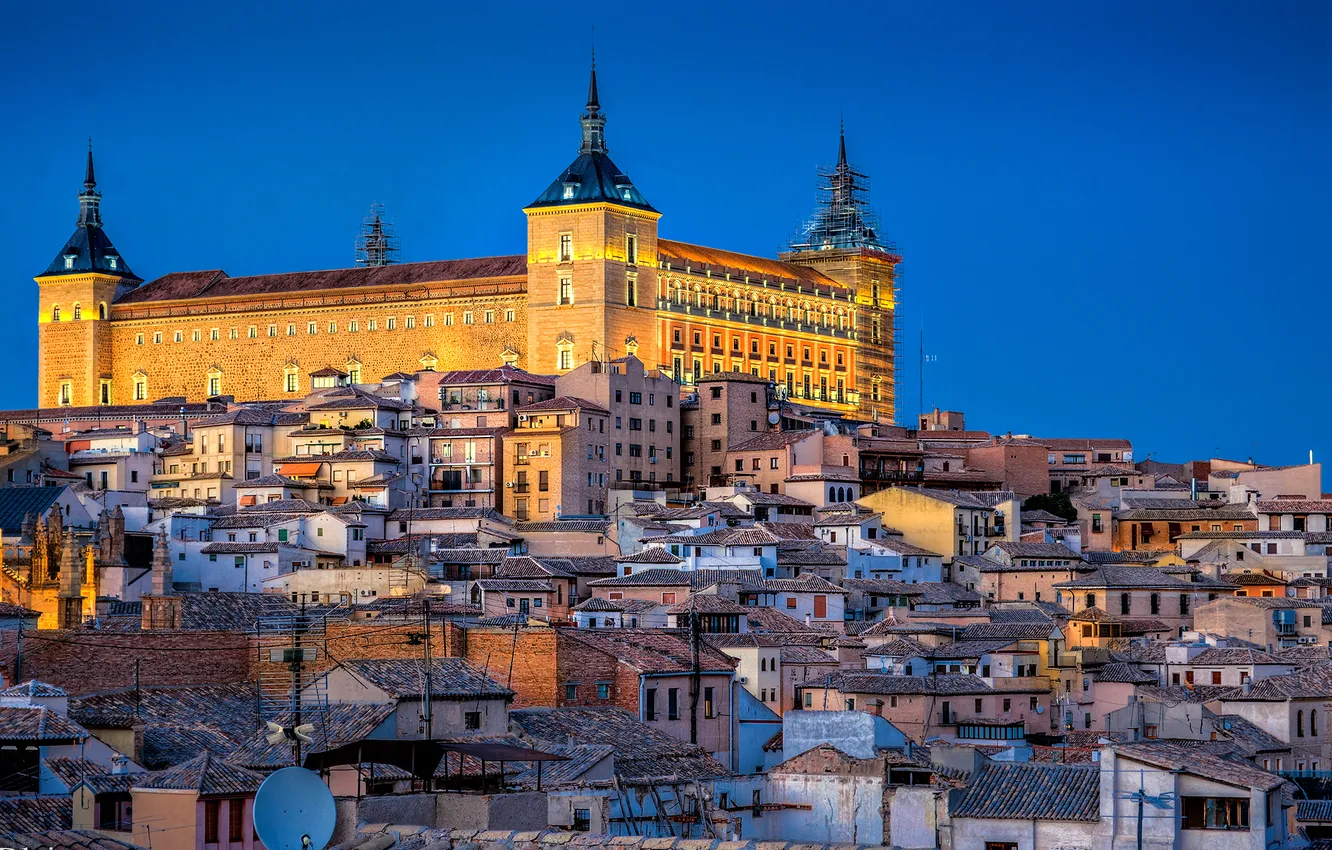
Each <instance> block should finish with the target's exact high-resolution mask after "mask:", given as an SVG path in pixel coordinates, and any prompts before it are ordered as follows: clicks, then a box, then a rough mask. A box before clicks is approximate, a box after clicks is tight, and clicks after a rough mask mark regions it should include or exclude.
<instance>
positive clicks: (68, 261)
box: [65, 254, 78, 269]
mask: <svg viewBox="0 0 1332 850" xmlns="http://www.w3.org/2000/svg"><path fill="white" fill-rule="evenodd" d="M77 259H78V254H66V255H65V268H67V269H72V268H74V261H75V260H77Z"/></svg>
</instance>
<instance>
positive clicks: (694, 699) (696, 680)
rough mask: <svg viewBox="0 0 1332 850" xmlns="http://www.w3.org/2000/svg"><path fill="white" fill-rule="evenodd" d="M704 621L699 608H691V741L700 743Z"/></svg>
mask: <svg viewBox="0 0 1332 850" xmlns="http://www.w3.org/2000/svg"><path fill="white" fill-rule="evenodd" d="M702 632H703V623H702V622H701V621H700V620H699V616H698V609H697V608H694V607H693V606H691V607H690V610H689V658H690V664H689V743H691V744H697V743H698V697H699V691H701V690H702V684H703V671H702V667H701V666H700V662H699V657H698V654H699V643H700V641H701V640H702Z"/></svg>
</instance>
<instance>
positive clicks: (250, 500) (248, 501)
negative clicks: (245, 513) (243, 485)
mask: <svg viewBox="0 0 1332 850" xmlns="http://www.w3.org/2000/svg"><path fill="white" fill-rule="evenodd" d="M258 501H259V497H258V496H241V499H240V506H241V507H242V508H248V507H250V506H251V505H253V504H255V503H256V502H258Z"/></svg>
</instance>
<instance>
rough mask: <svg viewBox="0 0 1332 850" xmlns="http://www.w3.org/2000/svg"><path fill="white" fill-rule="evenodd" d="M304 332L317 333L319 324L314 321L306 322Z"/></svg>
mask: <svg viewBox="0 0 1332 850" xmlns="http://www.w3.org/2000/svg"><path fill="white" fill-rule="evenodd" d="M305 332H306V333H307V334H310V335H311V336H313V335H314V334H317V333H319V326H318V325H317V324H316V323H315V322H306V323H305Z"/></svg>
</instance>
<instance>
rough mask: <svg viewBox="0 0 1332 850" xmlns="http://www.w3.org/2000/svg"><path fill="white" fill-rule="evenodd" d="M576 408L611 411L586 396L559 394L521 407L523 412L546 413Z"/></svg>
mask: <svg viewBox="0 0 1332 850" xmlns="http://www.w3.org/2000/svg"><path fill="white" fill-rule="evenodd" d="M575 408H576V409H578V410H587V411H590V412H592V413H606V414H609V413H610V411H609V410H607V409H606V408H604V407H602V406H601V405H599V404H597V403H596V402H595V401H588V400H587V399H585V398H578V397H577V396H571V395H562V396H557V397H555V398H551V399H546V400H545V401H538V402H536V403H535V404H524V405H522V406H521V408H519V409H520V410H522V412H523V413H544V412H546V411H560V410H573V409H575Z"/></svg>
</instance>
